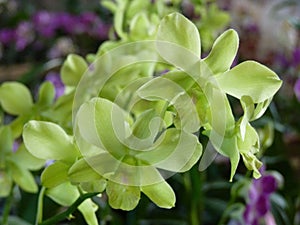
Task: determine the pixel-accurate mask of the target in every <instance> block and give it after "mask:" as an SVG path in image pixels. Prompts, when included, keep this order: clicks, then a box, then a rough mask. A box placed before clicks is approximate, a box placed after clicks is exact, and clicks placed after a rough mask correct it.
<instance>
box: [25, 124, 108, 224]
mask: <svg viewBox="0 0 300 225" xmlns="http://www.w3.org/2000/svg"><path fill="white" fill-rule="evenodd" d="M23 140H24V144H25V146H26V147H27V148H28V151H29V152H30V153H31V154H32V155H33V156H35V157H37V158H39V159H43V160H49V159H51V160H54V163H53V164H51V165H49V166H48V167H46V168H45V169H44V171H43V172H42V174H41V182H42V185H43V187H44V188H45V189H46V190H45V194H46V195H47V196H48V197H50V198H51V199H53V200H54V201H55V202H57V203H58V204H60V205H62V206H70V205H72V204H73V203H74V202H75V201H76V199H77V198H78V197H79V196H80V195H81V191H83V192H84V190H83V189H82V188H81V187H80V186H79V185H78V184H77V183H76V184H74V185H73V184H72V180H70V179H69V177H68V171H69V169H70V167H71V166H72V165H73V164H74V163H75V161H76V160H77V159H78V158H80V157H81V155H80V152H79V151H78V148H77V146H76V144H75V143H74V140H73V138H72V137H71V136H69V135H67V134H66V132H65V131H64V130H63V129H62V128H61V127H59V126H58V125H57V124H54V123H51V122H43V121H34V120H32V121H30V122H28V123H27V124H26V125H25V126H24V131H23ZM97 178H99V179H101V177H100V176H99V175H98V177H97ZM102 186H103V185H102ZM102 189H103V187H100V186H98V187H97V190H93V191H94V192H101V191H102ZM41 202H42V201H41ZM39 208H42V205H39ZM97 208H98V207H97V205H96V204H95V203H93V202H92V200H91V199H86V200H85V201H84V202H83V203H82V204H80V205H79V207H78V209H79V211H80V212H81V213H82V214H83V216H84V218H85V220H86V221H87V223H88V224H89V225H98V220H97V218H96V215H95V212H96V211H97ZM41 213H42V210H40V214H41ZM38 218H39V221H37V222H39V223H41V222H42V216H41V215H39V216H38Z"/></svg>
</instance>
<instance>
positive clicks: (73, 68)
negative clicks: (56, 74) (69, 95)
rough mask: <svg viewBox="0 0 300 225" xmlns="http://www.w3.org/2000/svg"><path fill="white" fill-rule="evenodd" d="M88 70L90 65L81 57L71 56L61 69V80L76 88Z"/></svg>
mask: <svg viewBox="0 0 300 225" xmlns="http://www.w3.org/2000/svg"><path fill="white" fill-rule="evenodd" d="M87 69H88V65H87V63H86V61H85V60H84V59H83V58H82V57H81V56H79V55H75V54H70V55H68V57H67V59H66V61H65V62H64V64H63V66H62V68H61V79H62V81H63V83H64V84H65V85H68V86H76V85H77V84H78V82H79V81H80V79H81V77H82V75H83V74H84V73H85V71H86V70H87Z"/></svg>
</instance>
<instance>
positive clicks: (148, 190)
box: [141, 181, 176, 209]
mask: <svg viewBox="0 0 300 225" xmlns="http://www.w3.org/2000/svg"><path fill="white" fill-rule="evenodd" d="M141 191H142V192H143V193H144V194H145V195H147V196H148V198H150V199H151V201H153V202H154V203H155V204H156V205H157V206H159V207H161V208H166V209H170V208H172V207H174V206H175V202H176V196H175V193H174V191H173V189H172V188H171V186H170V185H169V184H168V183H167V182H166V181H163V182H161V183H157V184H152V185H148V186H142V187H141Z"/></svg>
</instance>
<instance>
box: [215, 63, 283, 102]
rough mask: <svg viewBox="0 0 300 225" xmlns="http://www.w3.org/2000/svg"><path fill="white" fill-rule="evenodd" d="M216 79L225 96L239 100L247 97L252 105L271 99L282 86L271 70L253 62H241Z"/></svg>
mask: <svg viewBox="0 0 300 225" xmlns="http://www.w3.org/2000/svg"><path fill="white" fill-rule="evenodd" d="M216 79H217V80H218V83H219V85H220V87H221V89H223V90H224V91H225V92H226V93H227V94H229V95H232V96H234V97H236V98H239V99H240V98H242V96H249V97H251V98H252V100H253V102H254V103H259V102H263V101H265V100H267V99H269V98H271V97H273V95H274V94H275V93H276V92H277V91H278V89H279V88H280V86H281V84H282V81H281V80H280V79H279V78H278V76H277V75H276V74H275V73H274V72H273V71H272V70H270V69H269V68H267V67H265V66H263V65H262V64H259V63H257V62H254V61H246V62H243V63H241V64H239V65H237V66H236V67H234V68H233V69H231V70H229V71H228V72H226V73H223V74H221V75H219V76H216ZM266 87H267V88H266Z"/></svg>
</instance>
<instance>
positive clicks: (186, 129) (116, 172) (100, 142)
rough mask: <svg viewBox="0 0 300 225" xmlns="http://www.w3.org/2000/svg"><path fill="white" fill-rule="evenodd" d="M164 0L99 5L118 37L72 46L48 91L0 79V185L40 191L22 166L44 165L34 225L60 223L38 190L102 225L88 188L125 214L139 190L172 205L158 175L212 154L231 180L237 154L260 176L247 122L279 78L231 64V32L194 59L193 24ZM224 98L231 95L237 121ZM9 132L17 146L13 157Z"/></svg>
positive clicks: (197, 42) (197, 47)
mask: <svg viewBox="0 0 300 225" xmlns="http://www.w3.org/2000/svg"><path fill="white" fill-rule="evenodd" d="M162 2H163V1H157V4H153V3H152V2H150V1H149V2H146V4H145V3H144V2H143V3H142V1H137V0H135V1H131V2H130V1H125V0H118V1H116V2H115V3H112V2H110V1H105V2H104V4H105V5H106V6H108V7H109V8H110V9H111V10H112V11H113V12H114V13H115V23H114V29H115V31H116V33H117V35H118V36H119V37H120V39H119V40H110V41H107V42H104V43H103V44H102V45H101V46H100V48H99V50H98V52H97V53H95V54H89V55H88V56H87V57H86V58H83V57H81V56H79V55H75V54H70V55H69V56H68V57H67V59H66V61H65V62H64V64H63V66H62V68H61V80H62V82H63V84H64V86H65V89H64V94H63V95H61V96H57V99H56V97H55V88H54V86H53V84H52V83H51V82H49V81H48V82H44V83H43V84H42V85H41V87H40V89H39V94H38V98H37V100H35V101H34V100H33V97H32V96H31V94H30V91H29V90H28V89H27V87H26V86H24V85H23V84H21V83H18V82H4V83H3V84H2V85H1V86H0V103H1V107H2V109H3V110H4V112H5V113H8V114H10V115H13V116H15V118H14V119H13V120H12V122H10V123H9V124H5V125H4V123H3V122H2V124H3V125H1V129H0V132H1V134H3V135H0V137H1V139H0V143H1V145H0V146H1V149H0V153H1V155H3V157H1V164H0V166H1V167H0V169H1V179H0V182H1V185H0V193H1V196H8V195H9V194H10V192H11V190H12V188H13V186H14V185H15V184H17V185H18V186H19V187H20V188H22V189H24V190H25V191H28V192H33V193H34V192H37V191H38V186H37V184H36V182H35V180H34V177H33V175H32V173H31V171H33V170H37V169H43V172H42V173H41V176H40V181H41V186H42V188H41V190H40V194H39V201H38V212H37V221H36V223H37V224H50V223H52V224H53V223H56V222H58V219H60V217H53V218H50V219H48V220H44V218H43V199H44V196H45V195H46V196H48V197H49V198H51V199H52V200H53V201H55V202H56V203H58V204H60V205H62V206H67V207H70V208H69V209H70V210H69V211H67V212H66V214H64V215H67V216H70V214H72V211H71V209H73V208H74V207H75V208H77V207H78V210H79V211H80V212H81V213H82V215H83V216H84V218H85V220H86V222H87V224H89V225H97V224H99V221H98V219H97V217H96V211H97V209H98V205H97V204H95V202H94V201H93V200H92V198H91V197H93V196H96V195H97V196H98V197H101V194H102V195H105V196H107V198H108V204H109V205H110V206H111V207H112V208H115V209H122V210H127V211H129V210H133V209H134V208H136V207H137V205H138V203H139V200H140V198H141V194H142V193H143V194H145V195H146V196H147V197H148V198H149V199H150V200H151V201H152V202H153V203H155V204H156V205H157V206H158V207H161V208H168V209H169V208H172V207H174V206H175V202H176V195H175V192H174V191H173V188H172V187H171V186H170V185H169V184H168V182H167V181H166V179H167V178H169V177H170V176H172V175H174V174H176V173H183V172H186V171H189V170H190V169H191V168H192V167H193V166H194V165H195V164H197V163H199V162H200V166H201V167H204V168H205V167H207V166H208V164H209V163H210V162H212V161H213V158H211V156H210V155H211V154H210V151H214V152H217V153H219V154H221V155H223V156H225V157H228V158H229V160H230V163H231V174H230V175H228V178H229V180H232V179H233V176H234V174H235V173H236V170H237V167H238V164H239V162H240V159H241V158H242V160H243V162H244V164H245V166H246V167H247V168H248V169H249V170H251V171H253V176H254V177H255V178H259V177H260V176H261V175H260V172H259V168H260V167H261V165H262V163H261V162H260V161H259V159H258V158H257V157H256V153H258V152H259V149H260V140H259V135H258V133H257V131H256V129H255V128H254V127H253V126H252V125H251V122H252V121H254V120H257V119H258V118H260V117H261V116H262V115H263V114H264V112H265V111H266V109H267V107H268V105H269V104H270V102H271V100H272V98H273V96H274V95H275V93H276V92H277V91H278V89H279V88H280V86H281V80H280V79H279V78H278V76H277V75H276V74H275V73H274V72H273V71H272V70H270V69H269V68H267V67H265V66H264V65H262V64H260V63H257V62H255V61H245V62H243V63H241V64H238V65H237V66H235V67H233V68H231V66H232V63H233V61H234V58H235V56H236V53H237V50H238V44H239V38H238V35H237V32H236V31H235V30H232V29H229V30H227V31H225V32H224V33H222V34H221V35H220V36H219V37H218V38H217V39H216V40H215V42H214V44H213V46H212V48H211V51H210V53H209V54H208V56H206V57H205V58H201V49H202V48H201V39H200V35H199V30H198V28H197V27H196V26H195V25H194V24H193V23H192V22H191V21H190V20H188V19H187V18H186V17H184V16H183V15H182V14H180V13H177V12H173V13H172V12H171V13H170V12H169V10H170V8H164V7H163V5H162V4H161V3H162ZM125 9H126V11H125ZM149 9H151V10H149ZM125 12H126V13H125ZM228 95H230V96H232V97H234V98H236V99H237V100H238V101H239V103H240V106H241V107H242V109H243V115H242V116H241V117H240V118H236V117H235V116H234V115H233V112H232V108H231V105H230V102H229V99H228V97H227V96H228ZM2 119H3V118H2ZM24 124H25V125H24ZM202 136H205V137H207V138H208V139H209V142H208V144H207V145H204V144H203V143H201V141H200V139H201V138H200V137H202ZM16 139H17V140H22V141H23V142H22V144H21V145H20V147H19V149H18V150H17V151H16V152H14V153H13V152H12V151H11V149H12V145H13V141H14V140H16ZM207 146H209V148H208V147H207ZM24 158H25V160H23V159H24ZM49 160H51V162H52V163H50V164H48V165H47V166H46V167H44V165H45V162H46V161H48V162H49ZM6 190H10V191H9V192H8V191H6ZM98 197H97V198H98ZM71 206H72V207H71Z"/></svg>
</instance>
